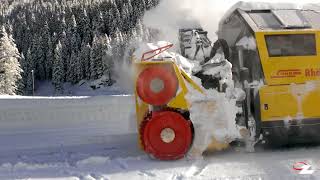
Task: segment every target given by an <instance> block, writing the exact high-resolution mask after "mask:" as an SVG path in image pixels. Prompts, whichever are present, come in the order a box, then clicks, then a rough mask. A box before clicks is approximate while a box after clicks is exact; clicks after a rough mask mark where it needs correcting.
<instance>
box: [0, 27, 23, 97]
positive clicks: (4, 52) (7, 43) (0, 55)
mask: <svg viewBox="0 0 320 180" xmlns="http://www.w3.org/2000/svg"><path fill="white" fill-rule="evenodd" d="M19 58H20V54H19V51H18V49H17V48H16V45H15V43H14V40H13V38H12V37H11V36H9V35H8V34H7V32H6V30H5V28H4V26H2V27H1V28H0V94H9V95H15V94H16V91H17V88H18V85H17V82H18V81H19V79H21V73H22V69H21V68H20V63H19Z"/></svg>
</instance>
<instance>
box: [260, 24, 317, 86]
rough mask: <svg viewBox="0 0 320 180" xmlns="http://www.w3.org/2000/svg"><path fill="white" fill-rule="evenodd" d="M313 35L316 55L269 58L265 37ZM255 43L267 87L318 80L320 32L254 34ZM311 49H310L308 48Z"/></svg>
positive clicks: (265, 32)
mask: <svg viewBox="0 0 320 180" xmlns="http://www.w3.org/2000/svg"><path fill="white" fill-rule="evenodd" d="M286 34H288V35H298V34H301V35H303V34H311V35H315V41H316V43H315V45H316V55H310V56H281V57H270V56H269V52H268V48H267V43H266V40H265V36H268V35H286ZM255 35H256V42H257V48H258V51H259V55H260V59H261V64H262V68H263V72H264V76H265V82H266V84H267V85H280V84H291V83H296V84H299V83H305V82H307V81H310V80H318V79H319V78H320V57H319V55H320V31H316V30H285V31H264V32H256V33H255ZM310 48H312V47H310Z"/></svg>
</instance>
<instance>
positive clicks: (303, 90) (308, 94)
mask: <svg viewBox="0 0 320 180" xmlns="http://www.w3.org/2000/svg"><path fill="white" fill-rule="evenodd" d="M259 95H260V112H261V120H262V121H275V120H285V119H295V120H299V119H315V118H320V111H319V105H320V81H313V82H309V83H307V84H297V85H296V84H292V85H279V86H263V87H262V88H261V89H260V90H259Z"/></svg>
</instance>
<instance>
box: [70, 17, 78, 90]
mask: <svg viewBox="0 0 320 180" xmlns="http://www.w3.org/2000/svg"><path fill="white" fill-rule="evenodd" d="M71 20H72V24H71V26H70V27H69V28H68V33H67V34H68V35H69V36H71V39H70V47H71V56H70V59H69V64H68V69H67V81H68V82H71V83H73V84H74V83H76V82H78V81H79V79H78V77H77V75H78V74H81V72H79V71H81V67H79V66H80V63H79V58H78V52H79V46H80V44H81V42H80V41H81V39H80V35H79V33H78V31H77V22H76V19H75V16H74V15H72V18H71ZM77 71H78V72H77Z"/></svg>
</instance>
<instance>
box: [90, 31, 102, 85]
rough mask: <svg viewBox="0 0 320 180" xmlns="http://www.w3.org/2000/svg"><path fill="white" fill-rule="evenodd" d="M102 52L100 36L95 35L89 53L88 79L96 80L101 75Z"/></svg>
mask: <svg viewBox="0 0 320 180" xmlns="http://www.w3.org/2000/svg"><path fill="white" fill-rule="evenodd" d="M102 52H103V46H102V41H101V36H98V35H97V34H95V35H94V37H93V42H92V47H91V52H90V79H98V78H100V77H101V76H102V75H103V61H102V55H103V54H102Z"/></svg>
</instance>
